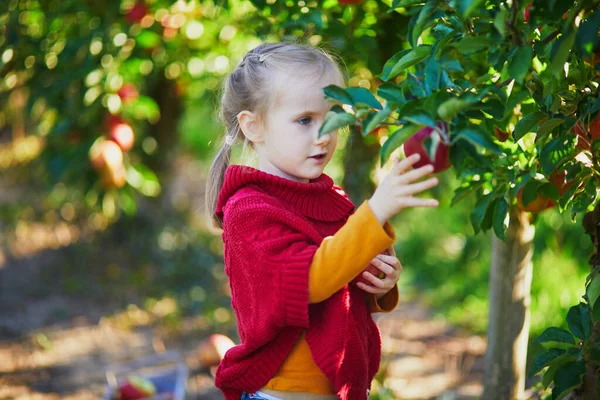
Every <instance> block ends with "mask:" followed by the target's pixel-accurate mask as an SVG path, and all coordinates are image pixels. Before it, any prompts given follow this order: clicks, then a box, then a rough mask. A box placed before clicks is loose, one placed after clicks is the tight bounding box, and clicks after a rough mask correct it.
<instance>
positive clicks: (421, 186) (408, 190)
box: [402, 178, 439, 195]
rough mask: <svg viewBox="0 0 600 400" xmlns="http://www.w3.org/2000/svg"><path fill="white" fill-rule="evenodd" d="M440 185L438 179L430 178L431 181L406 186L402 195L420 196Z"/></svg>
mask: <svg viewBox="0 0 600 400" xmlns="http://www.w3.org/2000/svg"><path fill="white" fill-rule="evenodd" d="M438 183H439V181H438V178H430V179H427V180H426V181H422V182H418V183H413V184H410V185H405V186H404V189H403V190H402V194H403V195H411V194H418V193H421V192H424V191H426V190H428V189H431V188H432V187H434V186H437V184H438Z"/></svg>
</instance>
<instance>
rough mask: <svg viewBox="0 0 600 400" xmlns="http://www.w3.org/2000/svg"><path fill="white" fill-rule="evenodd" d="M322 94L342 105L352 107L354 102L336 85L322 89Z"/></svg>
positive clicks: (348, 94)
mask: <svg viewBox="0 0 600 400" xmlns="http://www.w3.org/2000/svg"><path fill="white" fill-rule="evenodd" d="M323 92H324V93H325V96H327V97H329V98H331V99H334V100H337V101H339V102H341V103H343V104H350V105H354V100H353V99H352V96H351V95H350V93H348V92H347V91H346V90H345V89H343V88H341V87H339V86H336V85H329V86H326V87H324V88H323Z"/></svg>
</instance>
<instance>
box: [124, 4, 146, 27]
mask: <svg viewBox="0 0 600 400" xmlns="http://www.w3.org/2000/svg"><path fill="white" fill-rule="evenodd" d="M146 14H148V6H146V4H144V3H143V2H139V3H135V4H134V5H133V7H131V8H130V9H129V10H128V11H127V14H125V16H126V17H127V20H128V21H129V22H130V23H132V24H135V23H137V22H140V21H141V20H142V18H144V17H145V16H146Z"/></svg>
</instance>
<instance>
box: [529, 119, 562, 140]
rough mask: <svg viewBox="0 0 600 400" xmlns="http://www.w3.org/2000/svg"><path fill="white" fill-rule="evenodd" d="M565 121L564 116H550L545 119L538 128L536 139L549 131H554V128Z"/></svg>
mask: <svg viewBox="0 0 600 400" xmlns="http://www.w3.org/2000/svg"><path fill="white" fill-rule="evenodd" d="M564 122H565V120H564V119H562V118H550V119H548V120H546V121H544V122H543V123H542V124H541V125H540V127H539V128H538V130H537V136H536V141H537V140H540V139H541V138H543V137H544V136H546V134H547V133H550V132H552V131H553V130H554V128H556V127H557V126H559V125H561V124H562V123H564Z"/></svg>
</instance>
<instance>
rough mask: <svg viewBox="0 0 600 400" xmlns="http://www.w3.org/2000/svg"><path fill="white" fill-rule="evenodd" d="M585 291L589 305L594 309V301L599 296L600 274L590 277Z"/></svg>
mask: <svg viewBox="0 0 600 400" xmlns="http://www.w3.org/2000/svg"><path fill="white" fill-rule="evenodd" d="M585 293H586V294H587V298H588V301H589V302H590V305H591V306H592V308H594V309H595V307H596V301H597V300H598V297H600V275H596V276H595V277H594V279H592V281H591V282H590V284H589V286H588V287H587V289H586V291H585Z"/></svg>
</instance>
